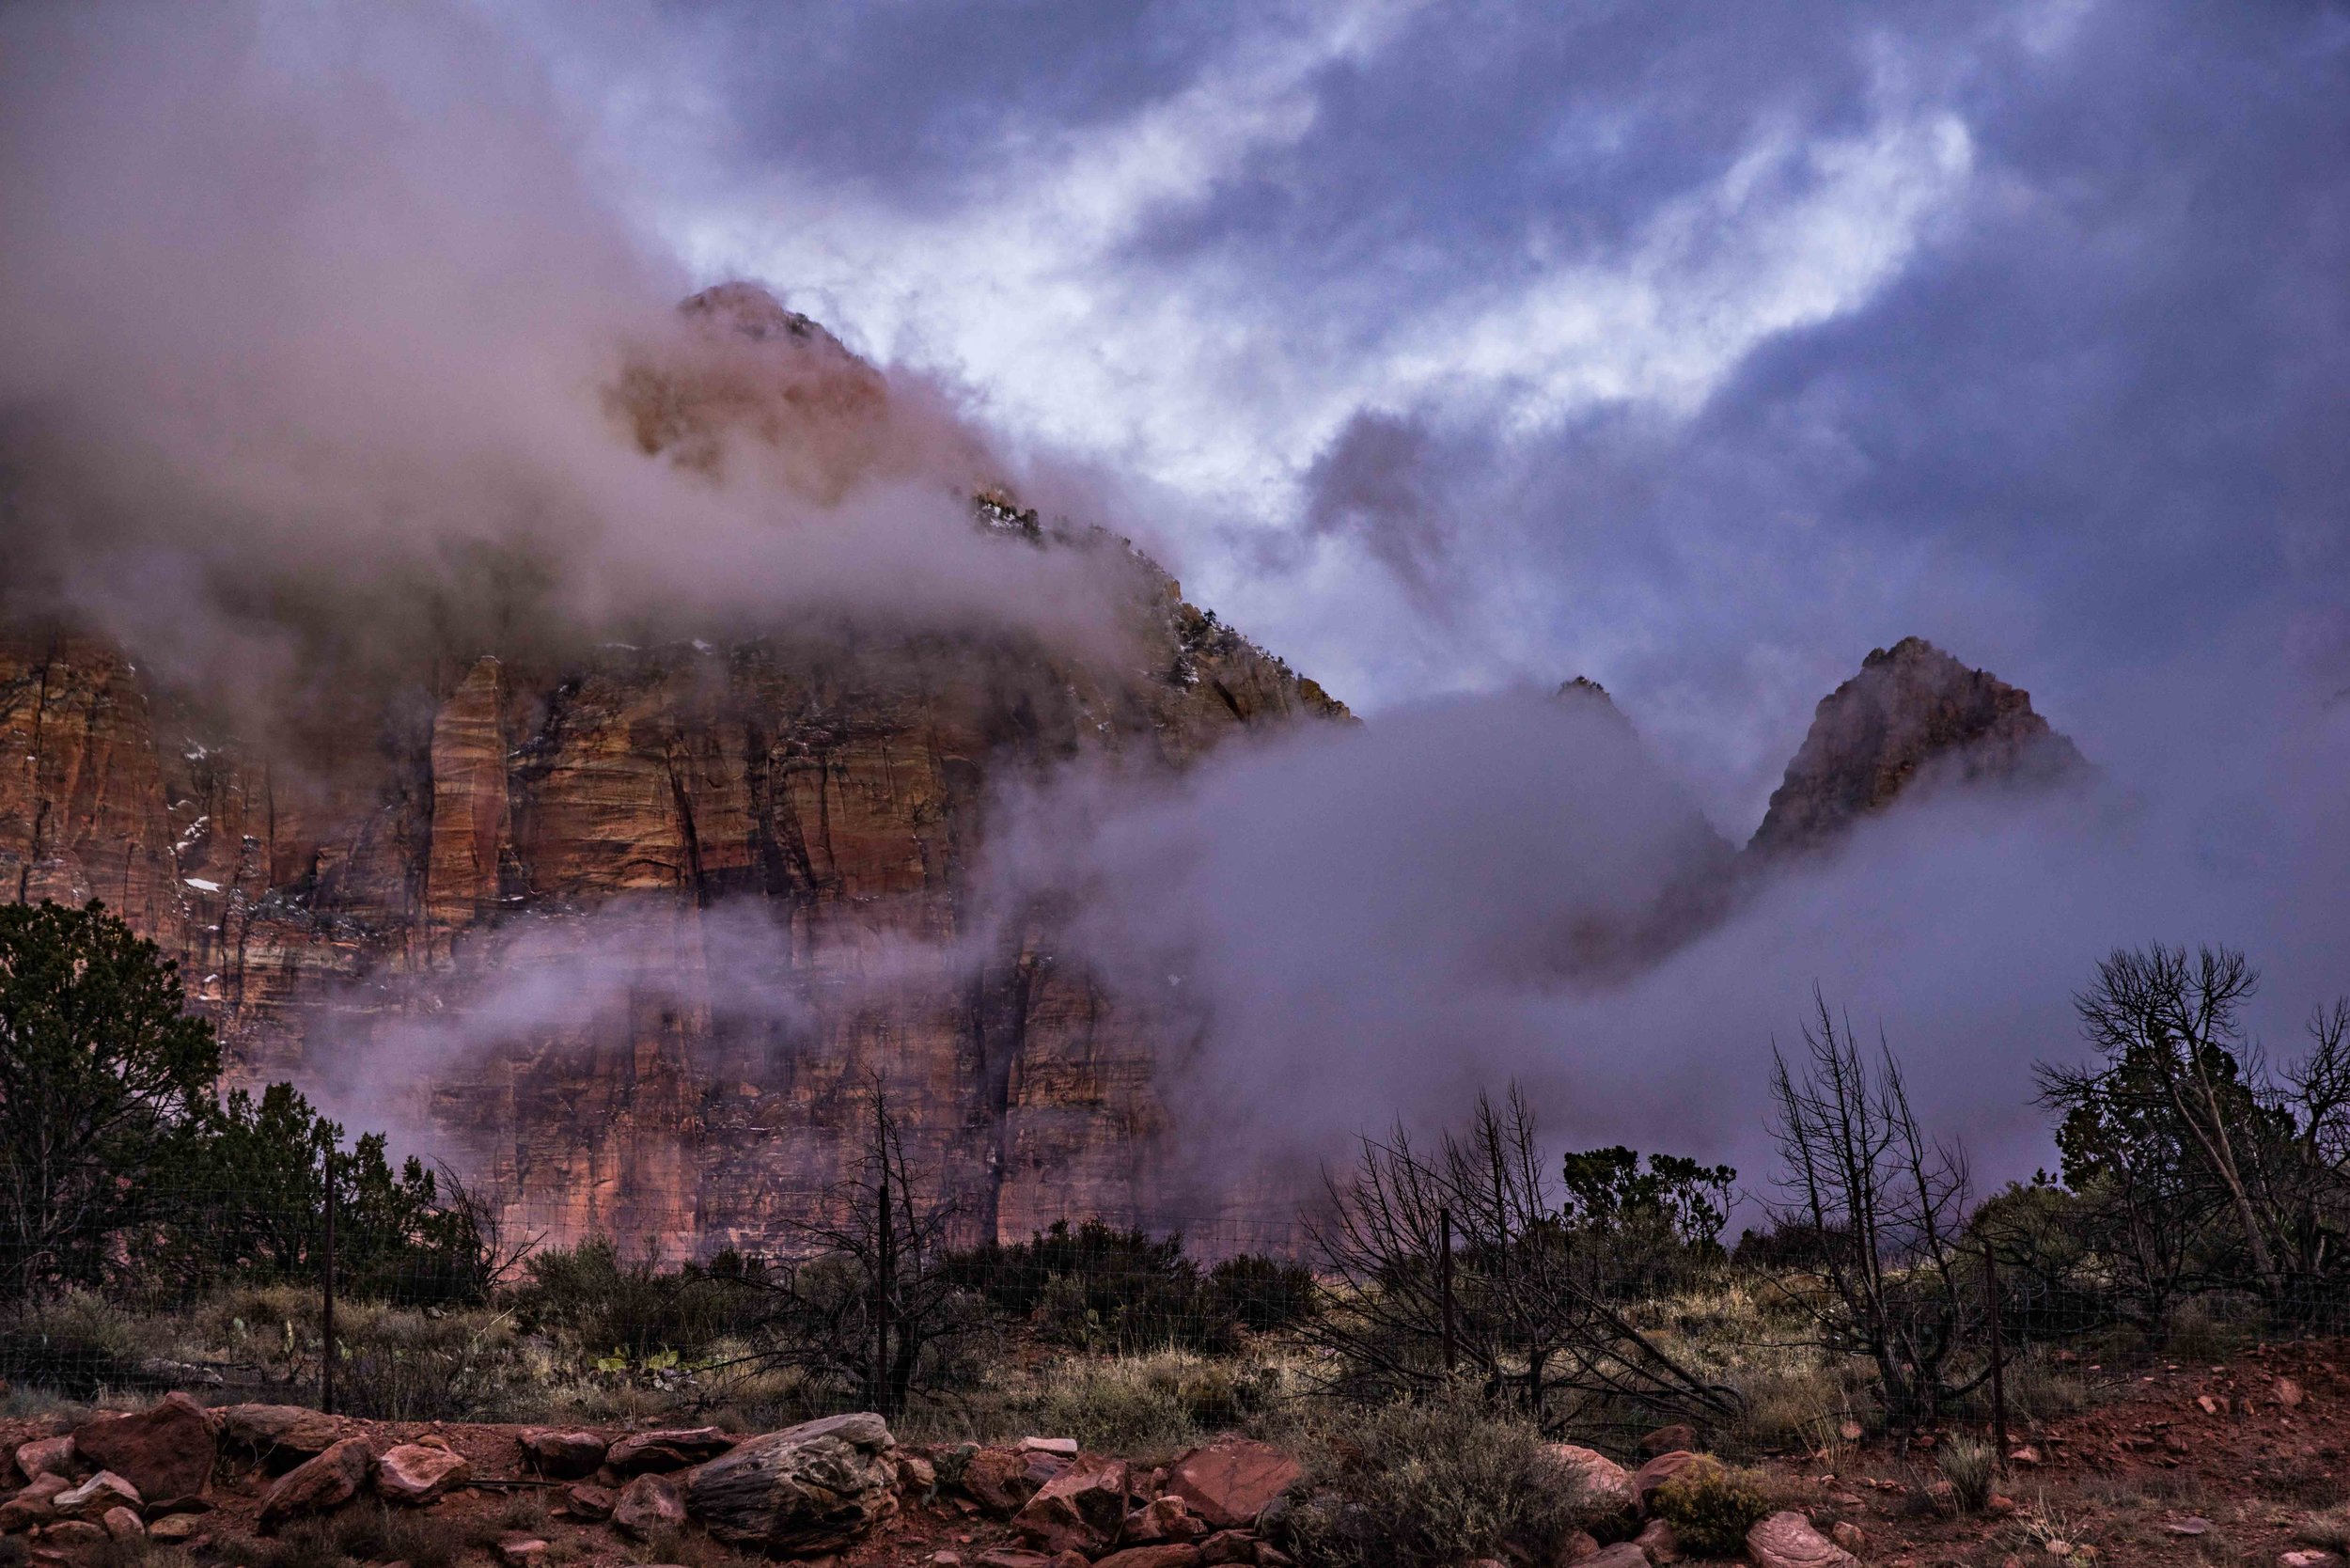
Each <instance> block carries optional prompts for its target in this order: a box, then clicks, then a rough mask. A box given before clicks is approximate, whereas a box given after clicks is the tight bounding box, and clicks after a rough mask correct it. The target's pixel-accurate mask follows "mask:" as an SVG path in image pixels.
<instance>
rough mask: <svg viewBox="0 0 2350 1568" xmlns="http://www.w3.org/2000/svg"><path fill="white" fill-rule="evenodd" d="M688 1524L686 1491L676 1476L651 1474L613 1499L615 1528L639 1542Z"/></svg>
mask: <svg viewBox="0 0 2350 1568" xmlns="http://www.w3.org/2000/svg"><path fill="white" fill-rule="evenodd" d="M684 1523H685V1489H684V1488H683V1487H682V1486H681V1485H679V1484H678V1480H677V1478H676V1477H675V1476H672V1475H668V1474H666V1473H664V1472H661V1471H649V1472H647V1473H646V1474H644V1475H641V1476H638V1477H637V1478H636V1479H635V1481H632V1482H629V1483H628V1484H627V1485H626V1486H623V1487H621V1488H620V1495H619V1497H615V1498H613V1499H612V1528H613V1529H617V1530H619V1532H620V1533H621V1534H622V1535H626V1536H632V1537H634V1538H635V1539H636V1540H638V1541H650V1540H651V1539H652V1538H653V1537H654V1536H656V1535H659V1534H661V1533H663V1532H664V1531H666V1530H673V1529H679V1528H680V1527H682V1525H683V1524H684Z"/></svg>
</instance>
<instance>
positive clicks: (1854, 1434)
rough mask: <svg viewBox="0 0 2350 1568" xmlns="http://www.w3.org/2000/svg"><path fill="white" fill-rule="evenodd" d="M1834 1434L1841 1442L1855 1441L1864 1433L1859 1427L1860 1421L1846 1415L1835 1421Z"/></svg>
mask: <svg viewBox="0 0 2350 1568" xmlns="http://www.w3.org/2000/svg"><path fill="white" fill-rule="evenodd" d="M1836 1435H1837V1437H1838V1438H1839V1439H1840V1440H1841V1441H1843V1442H1847V1443H1857V1442H1859V1441H1860V1439H1861V1437H1862V1436H1863V1435H1864V1434H1863V1433H1862V1431H1861V1429H1860V1423H1859V1422H1858V1421H1856V1420H1854V1419H1852V1418H1851V1417H1849V1416H1847V1417H1845V1418H1844V1419H1842V1420H1841V1421H1839V1422H1837V1423H1836Z"/></svg>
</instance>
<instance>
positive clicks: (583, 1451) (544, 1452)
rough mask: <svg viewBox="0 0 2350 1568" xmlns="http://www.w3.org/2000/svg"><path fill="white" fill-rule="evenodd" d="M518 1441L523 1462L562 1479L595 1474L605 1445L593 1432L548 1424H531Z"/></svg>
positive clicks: (545, 1474)
mask: <svg viewBox="0 0 2350 1568" xmlns="http://www.w3.org/2000/svg"><path fill="white" fill-rule="evenodd" d="M515 1441H517V1442H519V1443H521V1444H522V1448H523V1463H524V1464H525V1465H527V1466H530V1467H531V1468H532V1469H534V1470H536V1471H538V1472H539V1473H540V1475H544V1476H554V1477H556V1479H557V1480H561V1481H571V1480H576V1479H578V1478H579V1477H582V1476H591V1475H594V1474H595V1473H596V1469H597V1467H598V1466H601V1465H602V1464H603V1454H604V1449H605V1447H606V1445H605V1443H604V1440H603V1438H601V1437H599V1436H597V1435H595V1434H594V1433H592V1432H562V1431H557V1430H556V1428H554V1427H547V1426H535V1427H532V1428H531V1429H530V1430H529V1431H527V1432H525V1433H524V1434H522V1435H521V1436H520V1437H518V1438H516V1439H515Z"/></svg>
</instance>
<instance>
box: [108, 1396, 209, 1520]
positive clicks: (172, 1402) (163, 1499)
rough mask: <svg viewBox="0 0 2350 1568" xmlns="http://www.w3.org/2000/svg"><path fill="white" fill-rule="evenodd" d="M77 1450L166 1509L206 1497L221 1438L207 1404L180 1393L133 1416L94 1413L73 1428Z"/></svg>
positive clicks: (154, 1503) (141, 1494) (150, 1501)
mask: <svg viewBox="0 0 2350 1568" xmlns="http://www.w3.org/2000/svg"><path fill="white" fill-rule="evenodd" d="M73 1451H74V1452H75V1453H77V1454H80V1455H81V1456H82V1457H83V1458H84V1459H86V1460H87V1461H88V1462H89V1463H90V1464H92V1465H95V1466H98V1467H99V1468H100V1469H102V1470H112V1471H113V1472H114V1473H115V1474H117V1475H118V1476H120V1477H122V1479H123V1480H125V1481H127V1482H130V1483H131V1484H132V1485H133V1486H135V1487H137V1488H138V1489H139V1495H140V1496H142V1497H145V1498H146V1499H147V1500H148V1501H149V1503H150V1504H153V1505H156V1506H159V1507H161V1506H168V1505H170V1504H172V1503H177V1502H184V1501H186V1500H187V1499H189V1498H191V1497H201V1496H203V1494H204V1488H205V1486H206V1485H207V1484H208V1483H209V1482H211V1479H212V1464H213V1462H214V1461H215V1460H216V1459H218V1458H219V1456H220V1441H219V1439H218V1437H216V1436H215V1435H213V1432H212V1419H211V1416H210V1415H208V1414H206V1412H205V1409H204V1407H203V1406H202V1405H200V1404H198V1403H196V1401H194V1400H192V1399H190V1398H189V1397H188V1396H187V1395H185V1394H180V1393H174V1394H166V1395H164V1398H163V1400H162V1402H161V1403H156V1404H153V1405H150V1406H149V1407H148V1408H147V1409H145V1410H141V1411H137V1412H134V1413H133V1414H131V1415H127V1416H113V1415H108V1416H93V1417H91V1418H90V1419H88V1420H86V1421H84V1422H83V1423H82V1424H81V1425H80V1426H78V1427H75V1428H74V1429H73Z"/></svg>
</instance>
